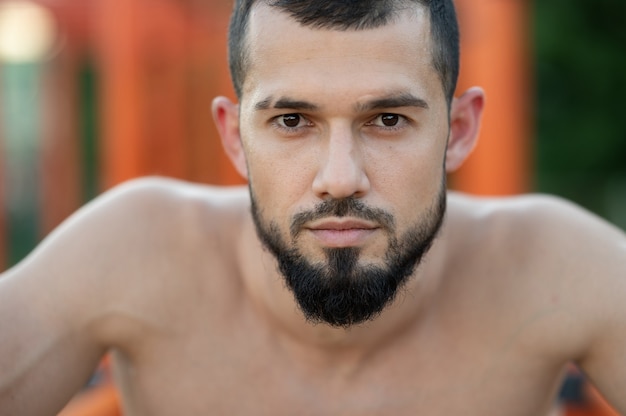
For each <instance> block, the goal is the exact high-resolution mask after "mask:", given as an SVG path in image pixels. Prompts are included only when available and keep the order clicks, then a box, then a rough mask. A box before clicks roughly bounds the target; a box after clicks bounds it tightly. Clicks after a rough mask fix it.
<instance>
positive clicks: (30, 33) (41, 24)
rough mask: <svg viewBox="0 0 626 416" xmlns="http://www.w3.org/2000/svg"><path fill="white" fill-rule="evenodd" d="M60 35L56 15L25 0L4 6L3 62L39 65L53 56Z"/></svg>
mask: <svg viewBox="0 0 626 416" xmlns="http://www.w3.org/2000/svg"><path fill="white" fill-rule="evenodd" d="M56 34H57V27H56V22H55V19H54V16H53V15H52V13H51V12H50V11H49V10H48V9H46V8H45V7H42V6H40V5H38V4H35V3H32V2H30V1H25V0H19V1H18V0H15V1H5V2H3V3H1V4H0V60H1V61H3V62H7V63H29V62H39V61H42V60H44V59H45V58H46V57H47V56H49V54H50V52H51V51H52V49H53V47H54V44H55V41H56V36H57V35H56Z"/></svg>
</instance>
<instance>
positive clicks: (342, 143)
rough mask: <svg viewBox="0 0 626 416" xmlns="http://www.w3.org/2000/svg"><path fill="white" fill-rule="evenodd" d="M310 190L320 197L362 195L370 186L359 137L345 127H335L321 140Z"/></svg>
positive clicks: (333, 197)
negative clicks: (320, 149) (319, 160)
mask: <svg viewBox="0 0 626 416" xmlns="http://www.w3.org/2000/svg"><path fill="white" fill-rule="evenodd" d="M324 143H325V147H324V151H323V152H321V155H320V159H321V162H320V167H319V170H318V172H317V175H316V176H315V179H314V181H313V192H315V194H316V195H317V197H318V198H320V199H329V198H332V199H342V198H348V197H362V196H364V195H365V194H366V193H367V192H368V191H369V188H370V182H369V179H368V177H367V174H366V172H365V170H364V166H363V164H364V163H363V162H364V161H363V155H362V153H363V152H362V151H361V149H360V144H359V142H358V137H357V136H356V135H355V134H354V133H353V132H352V129H351V128H350V127H348V126H346V127H345V128H336V129H335V130H334V131H333V132H331V134H329V137H328V138H327V139H326V140H325V141H324Z"/></svg>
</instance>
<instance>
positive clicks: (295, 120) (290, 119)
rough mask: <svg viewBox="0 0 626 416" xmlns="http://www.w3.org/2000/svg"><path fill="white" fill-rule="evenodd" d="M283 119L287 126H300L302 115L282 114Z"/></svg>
mask: <svg viewBox="0 0 626 416" xmlns="http://www.w3.org/2000/svg"><path fill="white" fill-rule="evenodd" d="M282 119H283V124H284V125H285V127H290V128H294V127H298V125H299V124H300V121H301V117H300V115H299V114H286V115H284V116H282Z"/></svg>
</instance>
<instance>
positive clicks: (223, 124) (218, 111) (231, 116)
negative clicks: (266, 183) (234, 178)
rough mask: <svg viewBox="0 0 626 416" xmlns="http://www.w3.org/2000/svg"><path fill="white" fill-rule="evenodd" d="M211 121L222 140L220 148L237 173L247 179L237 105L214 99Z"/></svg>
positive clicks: (225, 100)
mask: <svg viewBox="0 0 626 416" xmlns="http://www.w3.org/2000/svg"><path fill="white" fill-rule="evenodd" d="M211 110H212V113H213V120H214V121H215V125H216V127H217V130H218V132H219V134H220V138H221V139H222V146H223V147H224V150H225V151H226V154H227V155H228V158H229V159H230V161H231V162H232V164H233V165H234V166H235V169H237V172H239V174H240V175H241V176H242V177H244V178H246V179H247V178H248V168H247V165H246V155H245V153H244V151H243V145H242V143H241V134H240V131H239V105H237V104H235V103H233V102H232V101H230V100H229V99H228V98H226V97H216V98H215V99H214V100H213V105H212V108H211Z"/></svg>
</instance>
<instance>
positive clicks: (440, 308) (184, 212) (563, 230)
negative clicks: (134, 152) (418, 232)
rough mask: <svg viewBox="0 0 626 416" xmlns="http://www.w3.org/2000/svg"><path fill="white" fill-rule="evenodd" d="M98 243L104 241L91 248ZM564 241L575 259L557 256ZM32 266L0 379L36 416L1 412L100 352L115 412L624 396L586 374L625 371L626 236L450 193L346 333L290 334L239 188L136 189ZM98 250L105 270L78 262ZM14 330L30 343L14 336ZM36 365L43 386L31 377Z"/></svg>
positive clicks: (13, 277) (616, 381)
mask: <svg viewBox="0 0 626 416" xmlns="http://www.w3.org/2000/svg"><path fill="white" fill-rule="evenodd" d="M217 218H219V221H216V219H217ZM591 229H593V230H596V231H595V232H593V233H589V232H588V230H591ZM109 233H112V234H114V235H117V236H118V238H116V239H111V238H106V237H104V238H93V236H99V235H105V236H106V235H107V234H109ZM57 240H66V241H57ZM580 244H585V245H588V247H587V251H588V254H589V257H588V258H585V257H584V256H579V258H577V259H572V258H571V257H570V253H572V252H574V251H576V252H580V251H579V249H577V250H574V249H573V246H575V247H577V248H578V247H579V246H580ZM620 244H621V247H620ZM67 245H71V246H72V248H73V250H72V251H67V250H63V251H62V252H61V251H58V252H57V250H55V248H56V247H67ZM620 250H621V255H620ZM39 251H40V252H39V253H37V254H36V255H35V256H34V257H33V259H30V260H27V261H26V262H25V263H24V264H23V265H22V266H21V267H20V268H18V269H16V270H14V271H12V272H11V273H10V274H9V276H6V277H5V278H3V279H2V280H0V283H1V285H2V286H0V287H2V290H1V291H0V294H1V295H2V298H1V299H0V300H1V302H0V310H1V312H2V315H3V316H4V315H6V313H11V311H19V313H15V312H13V314H14V315H15V316H14V317H13V319H12V320H10V321H7V320H3V328H2V332H3V338H4V340H5V341H3V342H5V343H6V342H7V341H8V342H9V343H10V344H11V349H10V350H9V355H8V356H10V354H11V352H13V356H14V357H16V358H14V359H12V360H10V361H4V360H3V362H2V373H3V374H4V375H5V376H6V374H7V372H9V373H11V372H13V373H15V374H14V377H15V378H16V379H17V381H18V384H17V385H18V388H15V389H14V391H15V392H19V394H21V395H33V396H35V395H36V396H37V397H38V400H37V401H36V402H35V403H33V401H27V402H26V403H21V402H20V400H19V399H20V397H16V398H15V399H16V400H15V401H14V403H16V405H17V404H19V405H20V406H33V405H34V406H35V407H34V408H31V407H24V408H23V409H29V410H28V411H22V412H20V411H19V410H18V411H16V412H11V414H38V413H37V412H36V411H35V409H36V408H38V407H39V406H41V408H42V409H43V408H48V406H49V404H50V403H51V402H52V403H62V401H63V400H66V399H67V398H68V395H69V394H71V392H72V391H74V390H75V389H76V388H78V387H79V386H80V383H82V382H84V380H85V378H86V377H88V375H89V373H90V371H91V370H92V367H93V365H94V364H95V362H96V360H97V359H98V358H99V357H100V355H101V353H102V352H103V351H104V350H105V349H106V348H109V347H110V348H111V349H112V351H113V354H114V362H115V364H114V368H115V374H116V377H117V380H118V382H119V386H120V388H121V391H122V396H123V403H124V408H125V410H126V412H127V413H126V414H128V415H129V416H133V415H154V416H158V415H171V414H185V415H201V414H202V415H204V414H216V415H217V414H230V415H250V414H255V415H264V414H266V415H292V414H310V415H321V414H338V415H339V414H345V415H354V414H359V415H370V414H371V415H383V414H392V413H393V414H398V415H403V414H406V415H410V414H416V413H415V412H417V411H419V412H420V413H424V412H425V413H428V414H430V415H449V414H454V413H462V414H467V415H481V416H484V415H501V414H507V415H529V416H530V415H538V414H542V412H546V411H547V409H548V408H549V407H550V404H551V403H552V400H553V399H554V394H555V393H556V390H557V388H558V386H559V382H560V381H561V377H562V375H563V371H564V366H565V364H566V363H567V362H568V361H570V360H577V361H578V362H579V364H580V365H582V366H583V368H584V369H585V370H587V371H588V372H590V374H591V376H592V377H593V376H595V375H596V374H595V372H596V371H597V372H598V374H597V376H598V381H599V382H601V383H602V384H601V387H603V390H604V391H605V393H607V394H608V395H609V396H611V395H613V398H614V399H618V398H619V400H621V397H623V396H622V395H621V392H623V390H622V387H623V385H624V384H623V383H624V377H623V373H624V371H623V368H622V369H620V368H619V367H618V368H613V369H612V370H611V371H609V372H608V373H607V372H606V370H604V369H602V365H603V362H604V360H606V361H613V362H616V363H618V364H619V365H621V366H624V363H623V360H622V359H621V357H623V347H624V345H625V343H626V335H625V334H623V333H621V334H620V333H619V332H617V331H616V329H617V328H619V325H620V324H621V325H623V324H624V321H625V320H626V313H625V312H624V307H623V300H622V299H623V298H624V295H625V294H626V287H625V284H624V281H623V273H622V274H621V275H618V270H624V268H625V267H626V260H625V256H624V236H623V234H622V233H621V232H620V231H618V230H616V229H612V228H611V227H609V226H606V225H603V224H601V223H600V222H599V221H598V220H596V219H594V218H590V217H589V216H588V214H583V213H582V212H580V211H578V210H577V209H575V208H572V207H570V206H567V205H566V204H565V203H563V202H559V201H556V200H553V199H550V198H546V197H523V198H518V199H511V200H481V199H474V198H470V197H467V196H462V195H456V194H451V195H450V196H449V209H448V214H447V218H446V222H445V225H444V227H443V229H442V231H441V235H440V237H439V238H438V239H437V240H436V242H435V245H434V246H433V249H432V250H431V252H430V253H429V254H428V255H427V258H426V260H425V261H424V264H423V265H422V267H421V268H420V271H419V272H418V273H417V275H416V276H415V277H414V278H413V280H412V281H411V282H410V283H409V285H408V287H407V288H406V289H405V291H403V293H401V294H400V296H399V297H398V299H397V300H396V302H395V303H394V304H393V305H392V306H391V307H390V308H389V309H388V310H386V311H385V312H383V315H381V317H379V318H378V319H377V320H375V321H373V322H370V323H366V324H362V325H359V326H357V327H355V328H352V329H350V330H348V332H347V334H346V333H345V331H344V330H342V329H330V328H328V327H325V326H323V325H321V326H320V325H318V326H311V325H309V324H306V323H304V321H303V320H302V318H301V317H300V314H299V312H298V310H297V308H296V306H295V305H294V304H293V301H292V300H291V298H290V294H289V292H288V291H286V290H277V288H278V287H281V286H282V285H283V283H282V281H281V280H280V277H279V275H278V274H276V270H275V269H276V267H275V265H274V262H273V259H272V258H271V256H270V255H269V254H268V253H267V252H265V251H264V250H263V248H262V247H261V246H260V244H259V243H258V240H257V239H256V238H255V236H254V228H253V225H252V222H251V220H250V218H249V202H248V196H247V190H246V189H243V188H242V189H232V190H219V189H215V188H206V187H201V186H197V185H189V184H182V183H176V182H172V181H169V180H160V179H150V180H142V181H139V182H136V183H134V184H130V185H126V186H124V187H123V188H122V189H121V190H118V191H114V192H113V196H109V197H108V198H104V199H103V200H102V201H100V202H98V203H96V206H94V207H91V208H89V209H87V210H86V212H85V213H82V214H80V213H79V214H78V216H77V218H75V219H73V220H71V221H70V222H69V224H68V225H66V226H64V229H62V230H61V231H59V232H57V233H56V234H55V235H53V236H51V237H50V238H49V241H47V242H45V243H44V244H43V246H42V247H41V248H40V249H39ZM99 251H105V252H107V253H109V255H108V256H107V260H106V264H99V263H98V261H97V259H94V260H95V261H92V259H91V257H93V254H92V253H94V252H99ZM129 252H132V253H133V255H132V256H128V253H129ZM605 260H606V261H611V262H612V263H613V264H615V267H612V268H607V267H606V264H603V262H604V261H605ZM594 263H595V264H594ZM620 263H621V264H620ZM596 267H600V268H601V269H603V270H605V271H606V270H609V269H613V270H614V273H613V274H610V273H608V274H607V273H606V272H604V273H601V274H596V273H595V270H594V269H595V268H596ZM31 269H33V270H31ZM35 269H36V270H35ZM94 270H97V271H98V272H97V273H94ZM19 275H22V276H19ZM81 276H84V278H81ZM268 276H274V277H272V278H271V279H268ZM20 279H31V280H32V284H29V285H24V284H22V285H19V286H18V285H17V284H16V283H17V282H18V280H20ZM618 280H619V281H618ZM77 285H78V287H77ZM43 289H45V290H43ZM77 293H81V295H80V296H77ZM597 299H602V301H601V302H596V300H597ZM17 305H20V306H17ZM7 311H8V312H7ZM77 316H80V319H77V318H76V317H77ZM23 328H32V329H33V332H32V334H31V337H30V338H29V339H26V340H25V339H24V338H22V337H13V336H11V335H12V333H13V332H15V331H19V330H21V329H23ZM35 330H36V331H35ZM78 334H80V335H78ZM602 334H604V336H603V335H602ZM13 340H15V341H13ZM24 350H26V351H28V353H27V354H17V353H16V351H24ZM600 353H602V355H600ZM6 357H7V354H5V355H4V357H3V358H6ZM618 358H619V359H618ZM37 366H44V367H46V371H43V372H41V373H39V375H38V376H37V377H36V378H34V379H31V378H28V379H27V378H26V377H25V376H26V375H28V373H29V371H34V370H35V369H36V368H37ZM55 367H57V368H58V370H60V372H58V373H59V374H61V376H59V375H58V374H57V373H55V372H54V370H55ZM16 369H17V371H15V370H16ZM52 374H54V375H52ZM22 380H23V383H24V385H21V381H22ZM9 381H11V380H9ZM620 383H621V384H620ZM620 386H621V387H620ZM10 392H11V390H9V394H10ZM20 403H21V404H20ZM3 405H4V404H3ZM17 409H20V408H17Z"/></svg>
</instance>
